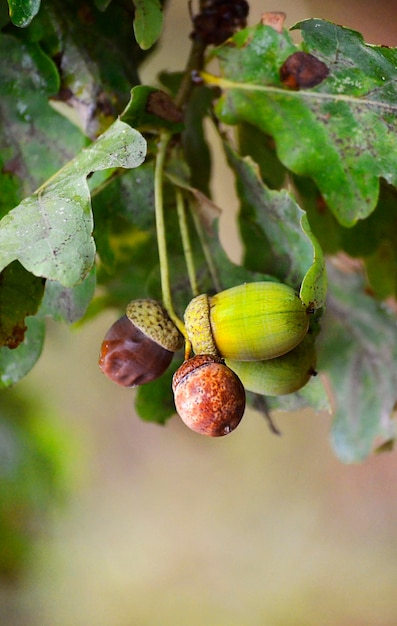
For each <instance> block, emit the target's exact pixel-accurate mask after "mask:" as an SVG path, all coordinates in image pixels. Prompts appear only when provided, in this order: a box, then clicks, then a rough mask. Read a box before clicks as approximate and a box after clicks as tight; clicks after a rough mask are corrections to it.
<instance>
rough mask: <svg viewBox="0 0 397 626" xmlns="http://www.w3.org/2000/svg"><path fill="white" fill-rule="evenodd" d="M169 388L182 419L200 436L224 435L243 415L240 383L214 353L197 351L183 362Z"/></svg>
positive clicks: (243, 407) (242, 394)
mask: <svg viewBox="0 0 397 626" xmlns="http://www.w3.org/2000/svg"><path fill="white" fill-rule="evenodd" d="M172 390H173V392H174V400H175V407H176V410H177V412H178V414H179V416H180V417H181V419H182V421H183V422H184V423H185V424H186V425H187V426H188V427H189V428H191V430H194V431H195V432H197V433H200V434H201V435H208V436H210V437H222V436H224V435H227V434H229V433H231V432H232V431H233V430H234V429H235V428H236V427H237V426H238V425H239V423H240V421H241V418H242V417H243V414H244V410H245V390H244V386H243V385H242V383H241V381H240V380H239V378H238V376H237V375H236V374H235V373H234V372H233V371H232V370H231V369H230V368H229V367H227V366H226V365H225V364H224V362H223V360H222V359H221V358H219V357H217V356H212V355H208V354H199V355H196V356H194V357H192V358H190V359H188V360H187V361H185V362H184V363H183V364H182V365H181V366H180V367H179V369H178V370H177V371H176V372H175V374H174V376H173V380H172Z"/></svg>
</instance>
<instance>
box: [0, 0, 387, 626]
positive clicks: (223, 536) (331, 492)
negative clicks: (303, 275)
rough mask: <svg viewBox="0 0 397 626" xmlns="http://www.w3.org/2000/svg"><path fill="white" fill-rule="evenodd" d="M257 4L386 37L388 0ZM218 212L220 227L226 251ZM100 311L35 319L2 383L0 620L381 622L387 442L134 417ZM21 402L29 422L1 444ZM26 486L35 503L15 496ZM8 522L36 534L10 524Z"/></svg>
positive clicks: (224, 182)
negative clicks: (36, 342) (7, 512)
mask: <svg viewBox="0 0 397 626" xmlns="http://www.w3.org/2000/svg"><path fill="white" fill-rule="evenodd" d="M269 10H282V11H285V12H286V13H287V26H288V27H289V26H292V25H293V24H294V23H295V22H296V21H298V20H301V19H304V18H308V17H321V18H326V19H330V20H332V21H335V22H337V23H339V24H342V25H345V26H349V27H351V28H355V29H356V30H359V31H361V32H362V33H363V35H364V37H365V39H366V40H367V41H368V42H370V43H376V44H385V45H391V46H397V30H396V23H397V20H396V17H397V6H396V4H395V2H394V0H393V1H388V2H385V1H384V2H382V8H380V5H379V3H378V2H376V1H374V2H364V1H360V0H346V1H345V2H344V3H343V4H340V3H335V2H332V1H331V0H330V1H329V2H326V1H317V2H314V0H313V1H311V0H306V1H300V2H298V1H291V0H289V1H284V2H283V4H281V5H277V6H274V5H271V6H269V5H266V4H262V3H259V2H258V1H255V2H251V12H250V23H251V24H253V23H256V22H257V21H259V19H260V15H261V13H262V12H264V11H269ZM189 32H190V26H189V14H188V7H187V2H185V1H182V0H170V2H169V7H168V11H167V14H166V25H165V32H164V37H163V40H162V44H161V46H160V47H159V49H158V50H157V51H156V53H155V54H154V55H153V57H152V58H151V59H150V61H148V62H147V63H146V65H145V67H144V72H143V77H142V78H143V80H144V81H145V82H153V81H154V80H155V75H156V73H157V71H158V70H160V69H182V67H181V62H182V60H183V59H184V58H186V55H187V52H188V49H189V40H188V38H187V36H186V35H187V33H189ZM165 61H166V62H167V63H169V67H164V63H165ZM216 180H217V185H216V187H215V188H214V196H215V200H216V202H217V203H218V204H219V205H220V206H221V207H222V208H226V207H227V208H228V209H229V210H233V207H234V205H235V200H234V197H233V195H232V193H233V190H232V188H231V185H230V183H229V182H228V179H227V172H224V171H223V170H221V169H220V171H219V175H217V177H216ZM229 222H230V219H227V220H224V223H223V225H222V229H223V230H222V237H223V240H224V241H225V243H226V244H227V245H228V247H229V250H230V252H231V255H232V256H236V255H238V247H237V248H236V246H237V242H236V241H235V234H234V231H233V228H230V227H229ZM114 319H115V316H112V315H111V314H110V313H108V314H106V315H102V316H101V317H99V318H98V319H96V320H95V322H90V323H87V324H86V325H83V326H82V327H80V328H68V327H66V326H63V325H61V324H54V323H50V322H49V324H48V331H47V340H46V344H45V350H44V353H43V355H42V357H41V359H40V360H39V362H38V364H37V365H36V366H35V368H34V369H33V370H32V372H31V373H30V374H29V375H28V376H27V377H26V378H25V379H24V381H23V382H21V383H20V384H19V385H18V386H17V387H16V388H15V389H12V390H9V391H7V392H3V394H2V402H4V403H5V410H6V412H7V414H8V415H9V420H8V421H7V422H6V424H5V426H4V428H5V432H4V433H3V437H2V438H1V440H2V441H3V442H6V443H5V444H3V446H4V449H3V450H2V449H0V464H1V467H2V469H3V475H4V476H7V471H9V472H10V475H12V466H13V464H14V466H18V468H19V470H18V471H19V472H20V475H19V477H18V478H19V480H18V483H17V484H18V485H20V487H18V488H19V489H21V490H22V491H24V492H26V493H20V494H19V493H15V492H13V497H14V499H15V507H14V510H13V513H12V515H13V516H14V517H13V519H12V520H10V530H9V532H10V539H9V545H10V546H12V548H13V550H12V555H10V554H7V552H6V551H5V552H4V554H2V553H0V624H1V626H72V625H73V626H171V625H172V626H185V625H186V624H189V626H196V625H197V626H204V625H205V626H207V625H210V626H300V625H302V626H319V625H321V626H368V625H376V626H395V624H396V623H397V597H396V593H395V590H396V582H397V530H396V528H397V460H396V453H395V452H391V453H385V454H379V455H374V456H373V457H371V458H370V459H368V460H367V461H366V462H365V463H363V464H362V465H357V466H346V465H342V464H341V463H339V462H338V461H337V459H336V458H335V457H334V455H333V453H332V450H331V448H330V445H329V440H328V432H329V426H330V417H329V416H328V415H326V414H324V415H314V414H313V413H311V412H305V413H301V414H299V413H293V414H284V413H283V414H278V415H276V416H275V422H276V424H277V426H278V428H279V429H280V431H281V433H282V435H281V436H280V437H277V436H275V435H273V434H272V433H271V432H270V431H269V429H268V426H267V424H266V422H265V421H264V420H263V418H262V417H260V416H259V415H257V414H255V413H253V412H252V413H250V412H248V413H247V415H246V416H245V418H244V420H243V421H242V423H241V425H240V426H239V428H238V429H237V430H236V431H235V432H234V433H232V435H230V436H229V437H225V438H222V439H220V440H211V439H209V440H208V439H206V438H203V437H200V436H199V435H196V434H194V433H192V432H190V431H189V430H188V429H187V428H186V427H185V426H184V425H183V424H182V423H181V422H180V420H179V419H178V418H174V419H172V420H171V421H170V422H169V423H168V424H167V426H165V427H161V426H156V425H152V424H147V423H144V422H142V421H140V420H139V419H138V418H137V417H136V416H135V414H134V408H133V404H134V400H133V396H134V392H133V391H131V390H127V389H122V388H116V386H115V385H114V384H112V383H111V382H110V381H108V380H107V379H105V377H104V376H103V375H102V374H101V373H100V372H99V369H98V367H97V358H98V351H99V345H100V342H101V340H102V337H103V335H104V334H105V332H106V330H107V328H108V327H109V326H110V324H111V323H112V322H113V321H114ZM22 408H23V409H24V410H23V411H22V410H20V409H22ZM26 408H27V409H28V410H27V411H25V409H26ZM22 412H23V414H25V413H26V420H27V421H28V429H27V430H28V432H30V434H31V437H30V440H29V441H25V442H24V446H23V447H22V448H21V449H18V450H17V449H15V450H14V449H13V445H14V444H13V442H14V441H15V433H16V432H17V429H18V417H19V414H20V413H22ZM24 419H25V418H24ZM7 429H8V430H7ZM32 441H33V442H34V443H33V444H32ZM7 442H8V444H7ZM51 451H54V452H55V453H56V454H54V455H52V454H51ZM18 455H20V456H21V455H22V456H21V458H18ZM54 458H58V459H60V461H55V460H54ZM4 484H5V487H4V488H3V492H2V491H0V507H1V498H2V494H3V497H4V494H6V495H7V491H5V492H4V490H7V489H8V490H12V489H13V485H12V481H10V482H9V484H8V485H7V481H5V482H4ZM22 485H23V487H22ZM26 494H28V499H30V501H31V503H32V508H33V510H34V508H35V507H37V510H42V509H43V507H44V509H45V510H46V512H47V513H46V516H45V519H44V520H43V519H42V518H41V517H40V516H39V515H38V516H34V515H33V516H32V517H30V514H28V513H27V512H26V511H24V510H23V507H22V506H21V504H20V502H19V497H20V501H21V502H23V501H24V497H23V496H24V495H26ZM54 494H56V497H55V496H54ZM18 524H19V525H20V527H21V528H22V529H26V531H27V533H28V536H29V537H30V538H32V537H33V541H32V540H31V539H29V541H28V540H27V541H26V545H25V544H24V542H23V540H22V539H21V535H20V534H19V535H18V533H14V534H13V531H12V530H11V529H12V528H14V529H15V528H17V527H18ZM4 532H7V529H5V530H4ZM22 536H23V533H22ZM2 543H3V544H4V543H7V542H2ZM18 551H19V552H18ZM18 553H19V554H20V555H21V559H22V561H23V562H25V563H26V565H25V567H24V568H23V570H22V571H19V570H18V568H16V567H15V564H14V563H13V559H15V554H18ZM22 557H23V558H22Z"/></svg>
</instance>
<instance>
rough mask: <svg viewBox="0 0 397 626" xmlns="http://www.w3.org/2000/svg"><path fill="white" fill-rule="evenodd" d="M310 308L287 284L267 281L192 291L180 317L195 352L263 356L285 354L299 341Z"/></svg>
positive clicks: (246, 357) (239, 358)
mask: <svg viewBox="0 0 397 626" xmlns="http://www.w3.org/2000/svg"><path fill="white" fill-rule="evenodd" d="M309 313H310V311H309V309H308V308H307V307H306V306H305V305H304V304H303V302H302V300H301V299H300V298H299V296H298V294H297V293H296V292H295V291H294V290H293V289H292V287H289V286H288V285H285V284H282V283H275V282H270V281H269V282H255V283H246V284H244V285H238V286H237V287H232V288H231V289H226V290H225V291H221V292H220V293H218V294H216V295H214V296H208V295H206V294H202V295H200V296H197V297H196V298H193V300H192V301H191V302H190V303H189V305H188V306H187V308H186V310H185V316H184V319H185V326H186V333H187V336H188V338H189V340H190V342H191V344H192V347H193V350H194V352H195V353H196V354H213V355H218V356H221V357H222V358H224V359H233V360H237V361H263V360H265V359H273V358H275V357H278V356H281V355H282V354H286V353H287V352H289V351H290V350H292V349H293V348H295V346H297V345H298V344H299V343H300V342H301V341H302V339H303V338H304V336H305V335H306V333H307V330H308V328H309Z"/></svg>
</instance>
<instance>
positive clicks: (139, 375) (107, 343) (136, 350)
mask: <svg viewBox="0 0 397 626" xmlns="http://www.w3.org/2000/svg"><path fill="white" fill-rule="evenodd" d="M182 345H183V336H182V335H181V334H180V332H179V330H178V329H177V328H176V326H175V325H174V323H173V322H172V321H171V319H170V318H169V316H168V313H167V311H166V310H165V309H164V307H163V306H162V305H161V304H160V303H159V302H157V301H156V300H149V299H141V300H133V301H132V302H130V304H129V305H128V306H127V310H126V314H125V315H123V316H122V317H121V318H120V319H118V320H117V321H116V322H115V323H114V324H113V325H112V326H111V327H110V329H109V330H108V332H107V333H106V335H105V338H104V340H103V342H102V346H101V352H100V356H99V367H100V368H101V370H102V372H103V373H104V374H105V375H106V376H107V377H108V378H110V379H111V380H113V381H114V382H115V383H117V384H118V385H122V386H123V387H135V386H137V385H143V384H144V383H148V382H150V381H151V380H155V379H156V378H158V377H159V376H161V375H162V374H163V373H164V372H165V371H166V369H167V368H168V366H169V365H170V363H171V361H172V358H173V355H174V352H175V351H176V350H178V349H179V348H181V347H182Z"/></svg>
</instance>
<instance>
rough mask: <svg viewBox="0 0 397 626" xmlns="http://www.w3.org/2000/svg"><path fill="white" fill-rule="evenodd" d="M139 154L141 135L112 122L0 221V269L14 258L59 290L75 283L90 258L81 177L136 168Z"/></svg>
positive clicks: (87, 207) (89, 231)
mask: <svg viewBox="0 0 397 626" xmlns="http://www.w3.org/2000/svg"><path fill="white" fill-rule="evenodd" d="M145 153H146V142H145V140H144V139H143V137H142V135H140V133H138V131H136V130H134V129H132V128H131V127H130V126H128V125H127V124H125V123H124V122H121V121H120V120H116V121H115V122H114V123H113V124H112V126H110V127H109V129H108V130H107V131H106V132H105V133H104V134H103V135H101V136H100V137H98V139H97V140H96V141H95V142H93V143H92V144H91V145H90V146H89V147H88V148H86V149H84V150H83V151H81V152H80V153H79V154H78V155H77V156H76V157H75V158H74V159H73V160H72V161H70V162H69V163H67V164H66V165H65V166H64V167H63V168H62V169H61V170H59V172H57V173H56V174H55V175H54V176H53V177H52V178H51V179H50V180H49V181H47V183H45V185H42V187H41V188H40V189H39V190H38V191H36V192H35V193H34V194H33V195H32V196H30V197H28V198H26V199H25V200H23V201H22V202H21V203H20V204H19V205H18V206H17V207H15V208H14V209H12V210H11V211H10V212H9V213H8V214H7V215H6V216H5V217H3V219H2V220H0V270H2V269H3V268H4V267H6V266H7V265H8V264H9V263H11V262H12V261H14V260H16V259H17V260H19V261H20V263H21V264H22V265H23V266H24V267H25V268H26V269H27V270H29V271H30V272H32V274H35V275H36V276H43V277H45V278H50V279H51V280H57V281H58V282H60V283H61V284H62V285H63V286H64V287H73V286H75V285H76V284H78V283H79V282H81V281H82V280H83V279H84V277H85V276H86V275H87V274H88V272H89V271H90V269H91V267H92V266H93V263H94V258H95V245H94V240H93V238H92V230H93V220H92V213H91V205H90V193H89V188H88V184H87V180H86V179H87V176H88V175H89V174H90V173H91V172H93V171H97V170H103V169H108V168H114V167H123V168H132V167H137V166H139V165H140V164H141V163H142V162H143V160H144V158H145Z"/></svg>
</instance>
